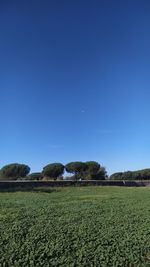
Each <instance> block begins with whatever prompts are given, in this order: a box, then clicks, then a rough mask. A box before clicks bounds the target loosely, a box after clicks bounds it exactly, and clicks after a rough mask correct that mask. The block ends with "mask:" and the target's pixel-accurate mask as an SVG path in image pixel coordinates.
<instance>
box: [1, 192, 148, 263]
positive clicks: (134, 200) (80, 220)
mask: <svg viewBox="0 0 150 267" xmlns="http://www.w3.org/2000/svg"><path fill="white" fill-rule="evenodd" d="M4 266H5V267H6V266H8V267H13V266H15V267H22V266H25V267H30V266H36V267H40V266H44V267H48V266H64V267H69V266H72V267H76V266H81V267H82V266H85V267H88V266H97V267H101V266H104V267H107V266H110V267H113V266H123V267H125V266H130V267H138V266H140V267H142V266H150V188H148V187H145V188H142V187H141V188H127V187H74V188H56V189H52V191H51V190H50V189H49V190H48V189H41V190H40V189H36V190H35V191H33V192H1V193H0V267H4Z"/></svg>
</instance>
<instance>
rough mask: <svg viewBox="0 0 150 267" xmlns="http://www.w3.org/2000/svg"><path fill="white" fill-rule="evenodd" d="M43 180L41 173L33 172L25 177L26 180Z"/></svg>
mask: <svg viewBox="0 0 150 267" xmlns="http://www.w3.org/2000/svg"><path fill="white" fill-rule="evenodd" d="M42 178H43V173H42V172H33V173H31V174H29V175H28V176H26V179H27V180H38V181H39V180H42Z"/></svg>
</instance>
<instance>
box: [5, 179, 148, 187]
mask: <svg viewBox="0 0 150 267" xmlns="http://www.w3.org/2000/svg"><path fill="white" fill-rule="evenodd" d="M96 185H97V186H98V185H99V186H150V180H147V181H146V180H143V181H108V180H106V181H96V180H95V181H94V180H92V181H90V180H88V181H0V189H9V188H16V187H23V188H25V187H27V188H29V187H31V188H32V187H42V186H45V187H46V186H48V187H57V186H96Z"/></svg>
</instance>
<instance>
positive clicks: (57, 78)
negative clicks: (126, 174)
mask: <svg viewBox="0 0 150 267" xmlns="http://www.w3.org/2000/svg"><path fill="white" fill-rule="evenodd" d="M0 100H1V101H0V124H1V131H0V167H1V166H3V165H5V164H8V163H10V162H21V163H27V164H29V165H30V166H31V168H32V171H40V170H41V169H42V167H43V166H44V165H46V164H48V163H50V162H62V163H67V162H69V161H74V160H82V161H86V160H96V161H99V162H100V163H101V164H102V165H104V166H106V168H107V170H108V173H109V174H110V173H112V172H116V171H121V170H122V171H124V170H134V169H141V168H145V167H150V123H149V120H150V1H148V0H141V1H139V0H135V1H133V0H113V1H112V0H90V1H89V0H86V1H85V0H71V1H70V0H64V1H63V0H49V1H48V0H43V1H42V0H41V1H39V0H34V1H33V0H26V1H20V0H18V1H16V0H14V1H11V0H10V1H8V0H6V1H4V0H2V1H0Z"/></svg>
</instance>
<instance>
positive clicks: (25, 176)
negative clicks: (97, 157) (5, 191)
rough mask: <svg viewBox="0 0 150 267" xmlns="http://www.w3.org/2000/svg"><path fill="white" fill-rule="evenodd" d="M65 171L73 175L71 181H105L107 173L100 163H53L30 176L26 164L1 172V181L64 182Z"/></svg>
mask: <svg viewBox="0 0 150 267" xmlns="http://www.w3.org/2000/svg"><path fill="white" fill-rule="evenodd" d="M64 171H66V172H68V173H70V174H72V176H70V177H68V179H70V180H80V179H82V180H105V179H106V178H107V173H106V170H105V168H104V167H102V166H101V165H100V164H99V163H98V162H95V161H88V162H79V161H75V162H70V163H68V164H66V165H65V166H64V165H63V164H62V163H51V164H48V165H46V166H45V167H43V170H42V172H35V173H31V174H30V167H29V166H27V165H25V164H19V163H12V164H8V165H6V166H4V167H3V168H2V169H1V170H0V179H1V180H62V179H63V178H65V177H63V174H64Z"/></svg>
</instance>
